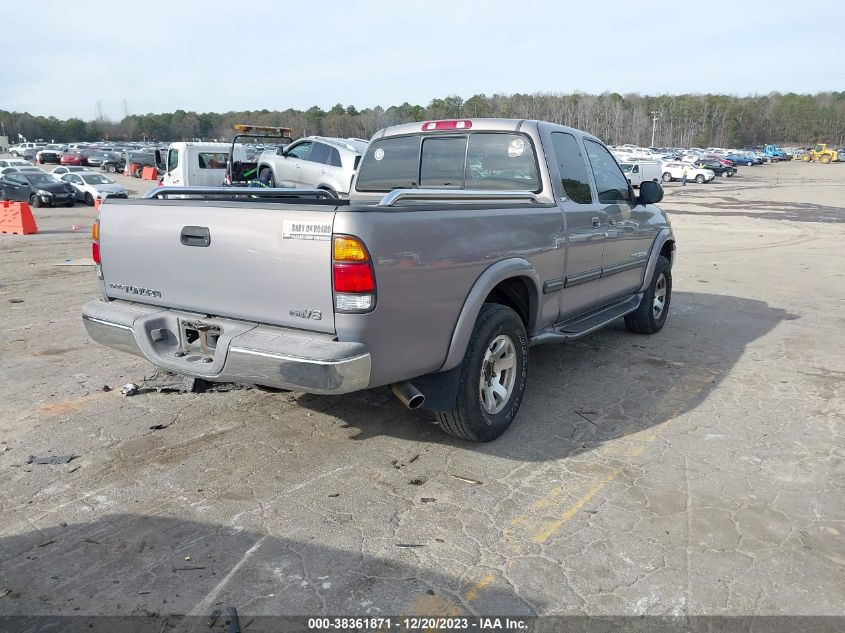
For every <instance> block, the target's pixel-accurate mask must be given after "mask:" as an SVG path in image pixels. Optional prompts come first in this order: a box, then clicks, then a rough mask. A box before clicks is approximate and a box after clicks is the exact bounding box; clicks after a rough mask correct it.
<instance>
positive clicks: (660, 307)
mask: <svg viewBox="0 0 845 633" xmlns="http://www.w3.org/2000/svg"><path fill="white" fill-rule="evenodd" d="M671 300H672V267H671V266H670V265H669V260H668V259H666V258H665V257H663V255H661V256H659V257H658V258H657V264H656V265H655V267H654V274H653V275H652V277H651V283H650V284H649V285H648V288H647V289H646V291H645V294H643V299H642V301H641V302H640V307H639V308H637V309H636V310H635V311H634V312H631V313H630V314H628V315H626V316H625V327H626V328H628V330H629V331H630V332H636V333H637V334H656V333H657V332H659V331H660V330H661V329H662V328H663V324H664V323H666V317H668V316H669V303H670V302H671Z"/></svg>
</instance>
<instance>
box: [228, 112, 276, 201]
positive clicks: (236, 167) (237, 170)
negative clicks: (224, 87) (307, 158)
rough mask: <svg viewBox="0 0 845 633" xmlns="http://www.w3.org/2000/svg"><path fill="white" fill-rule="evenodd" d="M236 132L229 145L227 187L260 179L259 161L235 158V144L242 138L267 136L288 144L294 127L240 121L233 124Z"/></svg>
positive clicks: (238, 185) (239, 185)
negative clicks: (249, 123)
mask: <svg viewBox="0 0 845 633" xmlns="http://www.w3.org/2000/svg"><path fill="white" fill-rule="evenodd" d="M232 129H233V130H234V131H235V132H236V134H235V136H234V137H232V144H231V146H230V147H229V159H228V160H227V161H226V176H225V179H224V181H223V185H224V186H226V187H246V186H248V185H249V183H250V182H253V181H256V180H258V161H242V160H235V159H234V157H235V146H236V145H237V144H238V140H239V139H242V138H267V139H273V140H274V141H275V142H277V143H283V144H285V145H287V144H288V143H290V142H292V141H293V137H292V136H291V134H293V129H291V128H289V127H271V126H268V125H248V124H242V123H238V124H235V125H233V126H232Z"/></svg>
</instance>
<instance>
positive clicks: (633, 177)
mask: <svg viewBox="0 0 845 633" xmlns="http://www.w3.org/2000/svg"><path fill="white" fill-rule="evenodd" d="M619 166H620V167H621V168H622V171H623V172H624V173H625V178H627V179H628V182H629V183H631V186H632V187H639V186H640V185H641V184H642V183H644V182H645V181H646V180H651V181H653V182H660V179H661V178H662V177H663V169H662V166H661V165H660V163H654V162H641V163H640V162H624V163H619Z"/></svg>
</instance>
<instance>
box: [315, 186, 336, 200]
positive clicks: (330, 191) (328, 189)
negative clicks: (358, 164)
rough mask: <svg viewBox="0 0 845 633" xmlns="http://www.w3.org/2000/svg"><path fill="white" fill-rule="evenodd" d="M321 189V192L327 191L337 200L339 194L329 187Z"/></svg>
mask: <svg viewBox="0 0 845 633" xmlns="http://www.w3.org/2000/svg"><path fill="white" fill-rule="evenodd" d="M319 189H320V191H325V192H326V193H327V194H329V195H330V196H331V197H332V198H337V192H336V191H335V190H334V189H331V188H329V187H320V188H319Z"/></svg>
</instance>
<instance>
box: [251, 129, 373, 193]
mask: <svg viewBox="0 0 845 633" xmlns="http://www.w3.org/2000/svg"><path fill="white" fill-rule="evenodd" d="M366 148H367V143H365V142H363V141H360V140H353V139H342V138H327V137H324V136H307V137H305V138H301V139H299V140H298V141H295V142H293V143H291V144H290V145H288V146H287V147H285V148H284V149H279V150H276V151H271V152H264V153H263V154H262V155H261V156H260V157H259V160H258V178H259V180H261V181H263V182H266V183H267V184H269V185H270V186H271V187H277V186H278V187H298V188H300V189H302V188H305V189H323V190H325V191H329V192H330V193H332V194H333V195H335V196H348V195H349V187H350V185H351V184H352V176H353V174H354V173H355V170H356V169H357V167H358V162H359V161H360V159H361V155H362V154H363V153H364V150H366Z"/></svg>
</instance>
